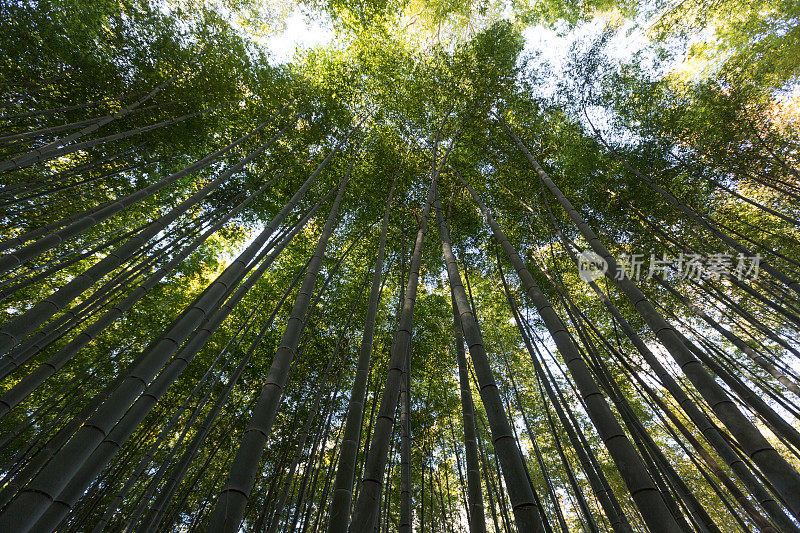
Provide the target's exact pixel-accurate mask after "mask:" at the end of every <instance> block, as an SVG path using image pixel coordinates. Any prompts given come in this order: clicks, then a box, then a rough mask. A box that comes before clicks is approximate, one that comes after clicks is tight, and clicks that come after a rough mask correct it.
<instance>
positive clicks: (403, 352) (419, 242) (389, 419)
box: [350, 138, 455, 533]
mask: <svg viewBox="0 0 800 533" xmlns="http://www.w3.org/2000/svg"><path fill="white" fill-rule="evenodd" d="M437 143H438V140H437ZM454 143H455V138H454V139H453V142H451V144H450V146H449V148H448V150H447V153H446V154H445V155H444V157H443V159H442V162H441V164H439V165H438V167H437V166H435V165H436V162H435V160H434V167H433V169H432V172H431V174H432V176H431V185H430V186H429V188H428V194H427V197H426V200H425V207H424V208H423V210H422V216H421V217H420V225H419V230H418V231H417V238H416V241H415V244H414V253H413V255H412V257H411V266H410V268H409V275H408V285H407V286H406V291H405V301H404V302H403V309H402V312H401V315H400V322H399V324H398V327H397V331H396V333H395V336H394V340H393V341H392V348H391V352H390V353H391V356H390V359H389V366H388V370H387V373H386V384H385V386H384V390H383V395H382V396H381V403H380V408H379V410H378V419H377V420H376V422H375V429H374V431H373V434H372V438H371V439H370V440H371V443H370V451H369V454H367V457H366V461H365V466H364V478H363V480H362V481H361V490H360V492H359V494H358V500H357V501H356V508H355V512H354V515H353V522H352V524H351V526H350V531H351V532H353V533H354V532H356V531H372V529H374V527H375V524H376V523H377V520H378V510H379V509H378V508H379V504H380V495H381V485H382V479H383V475H384V471H385V469H386V460H387V455H388V453H389V444H390V440H391V434H392V429H393V427H394V420H395V412H396V411H397V400H398V396H399V394H400V382H401V380H402V377H403V373H404V372H403V369H404V367H405V360H406V358H407V357H408V352H409V350H410V348H411V331H412V328H413V320H414V318H413V316H414V302H415V301H416V297H417V286H418V284H419V273H420V267H421V265H422V247H423V244H424V240H425V230H426V228H427V225H428V215H429V214H430V210H431V204H432V202H433V197H434V195H435V194H436V183H437V181H438V179H439V174H440V172H441V169H442V167H443V166H444V162H445V161H446V160H447V156H448V155H449V153H450V151H451V150H452V148H453V145H454Z"/></svg>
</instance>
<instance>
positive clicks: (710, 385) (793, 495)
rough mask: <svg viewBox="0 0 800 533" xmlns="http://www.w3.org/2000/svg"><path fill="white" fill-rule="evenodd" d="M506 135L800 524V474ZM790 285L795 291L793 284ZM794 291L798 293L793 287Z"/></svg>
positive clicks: (560, 195) (538, 168) (517, 139)
mask: <svg viewBox="0 0 800 533" xmlns="http://www.w3.org/2000/svg"><path fill="white" fill-rule="evenodd" d="M506 130H507V131H508V132H509V133H510V134H511V135H512V136H513V138H514V139H515V141H516V142H517V145H518V146H519V147H520V149H521V150H522V151H523V152H524V153H525V155H526V157H527V158H528V160H529V161H530V162H531V165H532V166H533V167H534V169H535V170H536V172H537V173H538V174H539V177H540V178H541V179H542V181H543V182H544V183H545V185H546V186H547V188H548V189H549V190H550V191H551V192H552V193H553V195H554V196H555V197H556V198H557V199H558V201H559V203H560V204H561V205H562V206H563V208H564V210H565V211H566V212H567V214H568V215H569V217H570V219H571V220H572V221H573V222H574V224H575V225H576V226H577V228H578V229H579V230H580V232H581V234H582V235H583V236H584V238H586V240H587V241H588V242H589V244H590V246H591V247H592V249H593V250H594V251H595V252H596V253H597V254H598V255H600V256H601V257H602V258H603V259H604V260H605V261H606V264H607V265H608V271H607V272H606V275H607V277H608V278H609V279H611V280H612V281H613V282H614V284H615V285H617V287H619V288H620V290H622V292H624V293H625V295H626V296H627V297H628V299H629V300H630V301H631V303H632V304H633V305H634V308H635V309H636V310H637V312H639V313H640V314H641V316H642V318H644V319H645V321H646V322H647V323H648V325H649V326H650V327H651V329H652V330H653V331H654V332H655V334H656V337H657V338H658V339H659V341H661V343H662V344H663V345H664V347H665V348H666V349H667V351H668V352H669V353H670V354H671V355H672V357H673V358H674V359H675V362H676V363H678V365H679V366H680V367H681V369H682V370H683V372H684V374H685V375H686V377H688V378H689V380H690V381H691V382H692V384H693V385H694V386H695V387H697V389H698V391H700V393H701V394H702V396H703V397H704V398H705V399H706V401H707V402H708V403H709V405H711V406H712V408H713V409H714V412H715V414H716V415H717V416H718V417H719V418H720V420H721V421H722V422H723V424H725V426H726V427H727V428H728V429H729V430H730V431H731V433H732V434H733V436H734V437H735V438H736V439H737V440H738V441H739V443H740V444H741V445H742V446H743V448H744V450H745V452H746V453H747V455H748V456H749V457H750V458H751V459H752V460H753V461H754V462H755V463H756V464H757V465H758V466H759V468H761V469H762V471H763V472H764V473H765V475H766V476H767V478H768V479H769V480H770V482H771V483H772V484H773V485H774V486H775V487H776V488H777V490H778V491H780V493H781V494H782V495H783V497H784V498H785V499H786V501H787V504H788V508H789V510H790V511H791V512H792V514H793V515H794V516H795V517H796V518H800V474H798V472H797V471H796V470H795V469H794V468H792V466H791V465H790V464H789V463H788V462H787V461H786V459H784V458H783V457H782V456H781V455H780V454H779V453H778V452H777V451H776V450H775V448H773V447H772V446H771V445H770V444H769V442H768V441H767V440H766V439H765V438H764V436H763V435H762V434H761V433H760V432H759V431H758V429H756V427H755V426H754V425H753V424H752V423H751V422H750V421H749V420H748V419H747V417H745V416H744V415H743V414H742V413H741V411H739V409H738V408H737V407H736V405H735V404H734V403H733V402H732V401H731V400H730V398H729V397H728V395H727V394H726V393H725V391H724V390H723V389H722V388H721V387H720V386H719V385H717V383H716V382H715V381H714V379H713V378H712V377H711V376H710V375H709V374H708V373H707V372H706V371H705V369H704V368H703V367H702V365H701V364H700V362H699V361H698V360H697V359H696V358H695V357H694V356H693V354H692V353H691V351H690V350H689V349H688V348H687V347H686V346H685V345H684V344H683V342H681V339H680V337H679V335H678V334H677V332H676V331H675V330H674V329H673V328H672V326H670V325H669V323H668V322H667V321H666V320H665V319H664V317H663V316H661V314H660V313H658V311H656V309H655V308H654V307H653V305H652V304H651V303H650V302H649V300H648V299H647V298H646V297H645V296H644V294H642V292H641V290H639V288H638V287H637V286H636V284H635V283H634V282H633V281H632V280H631V279H629V278H628V277H627V276H625V275H624V273H622V272H621V270H620V268H619V265H618V264H617V262H616V260H615V259H614V257H613V256H612V255H611V253H610V252H609V251H608V249H606V247H605V246H604V245H603V244H602V243H601V242H600V240H599V239H598V238H597V236H596V235H595V234H594V232H593V231H592V230H591V229H590V228H589V226H588V224H587V223H586V221H585V220H584V219H583V217H581V215H580V214H579V213H578V212H577V211H576V210H575V208H574V207H573V206H572V204H571V203H570V202H569V201H568V200H567V199H566V197H564V195H563V194H562V193H561V191H560V190H559V189H558V187H556V185H555V184H554V183H553V182H552V180H551V179H550V177H549V176H548V175H547V173H545V172H544V170H542V168H541V167H540V166H539V164H538V163H536V161H535V160H534V159H533V157H532V156H531V155H530V152H528V150H527V148H525V146H524V145H523V144H522V141H520V140H519V138H518V137H516V136H515V135H514V133H513V132H511V130H510V129H509V128H508V126H507V125H506ZM617 278H619V279H617ZM792 283H793V284H794V285H795V286H797V288H796V289H795V290H798V291H800V285H798V284H797V282H792ZM789 285H790V286H792V284H789ZM792 288H795V287H794V286H792Z"/></svg>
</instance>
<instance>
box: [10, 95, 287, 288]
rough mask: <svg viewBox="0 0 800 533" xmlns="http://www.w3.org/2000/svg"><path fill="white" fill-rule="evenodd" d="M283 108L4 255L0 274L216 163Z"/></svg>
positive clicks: (276, 137)
mask: <svg viewBox="0 0 800 533" xmlns="http://www.w3.org/2000/svg"><path fill="white" fill-rule="evenodd" d="M285 109H286V106H284V107H283V108H282V109H280V110H278V111H276V112H275V113H274V114H273V115H272V117H270V119H269V120H267V121H266V122H264V123H263V124H261V125H260V126H258V127H257V128H256V129H254V130H253V131H251V132H250V133H248V134H247V135H245V136H243V137H241V138H239V139H238V140H236V141H234V142H233V143H231V144H229V145H228V146H226V147H224V148H221V149H220V150H217V151H216V152H214V153H213V154H210V155H208V156H206V157H204V158H203V159H200V160H199V161H197V162H196V163H194V164H192V165H189V166H188V167H186V168H185V169H183V170H181V171H179V172H176V173H174V174H172V175H170V176H168V177H166V178H164V179H162V180H159V181H157V182H155V183H153V184H151V185H148V186H147V187H145V188H143V189H140V190H138V191H136V192H135V193H132V194H129V195H128V196H126V197H124V198H121V199H119V200H116V201H115V202H114V203H112V204H110V205H108V206H107V207H105V208H103V209H101V210H99V211H95V212H93V213H92V214H90V215H87V216H85V217H83V218H80V219H78V220H76V221H75V222H73V223H71V224H69V225H68V226H66V227H64V228H62V229H60V230H58V231H56V232H55V233H51V234H50V235H48V236H46V237H42V238H41V239H39V240H37V241H35V242H33V243H31V244H28V245H26V246H25V247H24V248H22V249H20V250H18V251H16V252H14V253H13V254H7V255H4V256H2V257H0V272H6V271H8V270H10V269H11V268H14V267H17V266H19V265H21V264H23V263H25V262H26V261H29V260H31V259H33V258H34V257H36V256H37V255H39V254H41V253H42V252H45V251H47V250H50V249H52V248H53V247H55V246H57V245H59V244H61V243H62V242H64V241H66V240H68V239H71V238H74V237H75V236H77V235H79V234H80V233H82V232H84V231H86V230H88V229H90V228H92V227H94V226H96V225H97V224H99V223H100V222H102V221H104V220H107V219H108V218H110V217H111V216H113V215H115V214H117V213H119V212H120V211H122V210H123V209H125V208H126V207H128V206H131V205H133V204H134V203H136V202H139V201H141V200H144V199H145V198H147V197H149V196H151V195H153V194H155V193H156V192H158V191H159V190H161V189H163V188H164V187H167V186H169V185H172V184H173V183H176V182H177V181H178V180H180V179H181V178H183V177H184V176H187V175H189V174H191V173H193V172H195V171H197V170H200V169H203V168H205V167H207V166H208V165H209V164H211V163H212V162H213V161H215V160H217V159H218V158H219V157H220V156H221V155H222V154H224V153H225V152H227V151H230V150H231V149H233V148H235V147H236V146H238V145H239V144H241V143H243V142H244V141H245V140H247V139H249V138H250V137H252V136H253V135H255V134H257V133H258V132H259V131H261V130H263V129H264V128H265V127H267V126H268V125H269V124H270V123H271V122H272V120H273V119H274V118H275V117H277V115H278V114H280V113H282V112H283V111H284V110H285ZM289 126H290V125H287V126H285V127H284V128H283V129H282V130H280V132H279V133H278V134H277V135H275V136H274V137H273V138H272V139H270V141H268V142H267V144H266V145H264V146H263V149H266V148H267V147H268V146H269V145H270V144H271V143H272V142H274V141H275V140H277V139H278V138H279V137H280V136H282V135H283V134H284V133H285V132H286V130H287V129H288V128H289Z"/></svg>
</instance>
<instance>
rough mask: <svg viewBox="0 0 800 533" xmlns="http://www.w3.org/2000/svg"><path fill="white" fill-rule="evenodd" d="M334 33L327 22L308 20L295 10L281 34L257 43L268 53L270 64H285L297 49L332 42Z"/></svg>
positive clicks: (316, 19)
mask: <svg viewBox="0 0 800 533" xmlns="http://www.w3.org/2000/svg"><path fill="white" fill-rule="evenodd" d="M334 36H335V32H334V30H333V26H332V25H331V23H330V22H329V21H326V20H320V18H319V17H315V19H314V20H308V18H307V17H306V16H305V15H304V14H303V13H302V12H301V11H300V9H298V8H295V10H294V11H292V13H291V15H289V17H288V19H286V28H285V29H284V31H283V33H281V34H279V35H275V36H272V37H267V38H264V39H260V40H259V41H260V42H261V43H262V44H263V45H264V46H265V47H266V48H267V49H268V50H269V51H270V62H271V63H272V64H279V63H287V62H289V61H291V60H292V58H293V57H294V54H295V51H296V50H297V48H301V49H302V48H312V47H314V46H318V45H325V44H328V43H329V42H331V41H332V40H333V38H334Z"/></svg>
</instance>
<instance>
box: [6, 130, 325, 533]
mask: <svg viewBox="0 0 800 533" xmlns="http://www.w3.org/2000/svg"><path fill="white" fill-rule="evenodd" d="M339 146H340V145H337V147H336V148H335V149H334V150H333V151H332V152H331V153H330V154H329V155H328V157H326V158H325V160H324V161H323V163H322V164H320V166H319V167H318V168H317V170H315V171H314V172H313V173H312V174H311V176H309V178H308V179H307V180H306V182H305V183H304V184H303V185H302V186H301V187H300V189H299V190H298V191H297V192H296V193H295V195H294V196H293V197H292V199H291V200H290V201H289V203H288V204H287V205H286V206H284V208H283V209H282V210H281V211H280V212H279V213H278V215H276V216H275V218H273V220H272V222H271V223H270V224H269V225H268V226H267V228H265V229H264V231H263V232H262V234H261V236H260V237H259V238H257V239H256V240H255V241H253V243H252V244H251V245H250V246H249V247H248V248H247V250H245V251H244V252H242V254H241V255H240V256H239V258H238V259H237V260H236V261H234V262H233V263H232V264H231V265H230V266H229V267H228V268H227V269H226V270H225V271H224V272H223V273H222V274H220V276H219V277H218V278H217V280H216V281H215V282H214V283H212V284H211V285H210V286H209V287H208V288H207V289H206V291H204V292H203V294H202V295H200V296H199V297H198V299H197V300H196V302H195V303H194V304H193V305H192V306H191V307H190V308H189V309H188V310H187V312H186V313H185V314H184V315H182V316H181V317H180V318H179V319H178V320H177V321H176V322H175V323H174V324H173V326H172V327H171V328H170V329H169V330H168V331H167V333H166V334H165V335H164V336H162V338H161V339H160V340H159V341H157V342H155V343H154V344H153V345H152V346H151V347H150V348H149V349H148V350H146V351H145V353H143V354H142V355H141V356H139V358H138V359H137V363H135V364H134V365H132V367H131V371H130V373H129V374H127V376H128V379H125V380H124V381H123V383H122V384H121V386H120V387H118V388H117V390H115V391H114V393H113V394H112V395H111V396H110V397H109V398H108V400H106V402H105V403H104V405H103V407H102V408H101V409H100V410H98V412H97V413H95V415H93V417H92V420H93V423H92V425H87V424H84V425H83V427H82V428H81V431H80V432H79V433H78V434H77V435H76V436H75V437H74V438H73V439H71V440H70V443H69V444H68V445H67V446H65V447H64V448H62V449H61V450H60V451H59V452H58V454H57V458H58V459H59V460H55V461H51V463H50V464H49V465H48V466H47V467H46V468H45V469H44V470H42V472H40V473H39V474H38V475H37V477H36V478H35V479H34V480H33V481H32V482H31V483H30V484H29V486H28V488H27V489H25V490H23V492H22V493H21V494H20V495H19V496H18V497H17V498H16V499H15V500H14V501H13V502H12V503H11V504H10V505H9V506H8V507H7V508H6V509H5V510H4V511H3V513H2V514H0V529H3V524H5V523H8V525H9V527H13V528H14V529H16V530H18V531H19V530H23V529H25V530H27V528H29V527H30V526H32V525H33V522H34V521H35V520H37V519H38V518H39V516H41V514H42V513H43V512H44V511H45V509H46V508H47V507H48V506H49V505H50V503H51V502H52V501H53V499H54V498H55V496H56V495H57V494H56V493H58V492H60V491H61V489H63V488H64V486H65V485H66V483H67V482H68V481H69V480H70V478H71V477H72V475H73V474H74V473H75V472H77V470H78V469H79V468H80V466H81V465H82V464H83V462H84V461H85V460H86V459H87V458H88V457H89V455H90V454H91V452H92V451H93V450H94V448H95V447H96V446H97V444H99V443H100V442H102V440H103V438H105V436H106V435H107V434H108V431H110V430H111V428H112V427H113V425H114V423H116V422H117V421H118V420H119V418H120V417H121V416H122V414H123V413H124V412H125V408H126V407H127V406H129V405H130V404H131V403H132V401H133V400H134V399H135V398H136V396H138V394H139V393H140V392H141V391H142V390H143V389H144V384H145V383H148V382H149V381H150V379H152V377H153V376H154V375H155V373H156V372H157V371H158V369H159V368H161V366H163V364H164V363H166V361H167V360H168V359H169V357H170V356H171V355H172V354H174V353H175V351H177V349H178V346H179V343H180V342H182V341H183V340H184V339H185V338H186V337H187V336H188V335H189V334H190V333H191V332H192V331H193V330H194V328H196V327H197V326H198V325H199V324H200V323H201V321H202V320H203V318H204V317H205V315H206V313H207V312H208V311H209V310H210V309H211V308H213V306H214V304H215V303H216V302H217V301H218V300H219V298H221V297H222V295H223V294H224V293H225V291H227V288H226V287H227V285H228V284H230V283H231V282H232V281H234V280H235V279H236V278H237V277H238V276H239V274H241V273H242V272H243V271H244V269H245V268H246V264H247V263H248V262H249V260H250V259H251V258H252V257H253V256H254V255H255V254H256V252H257V251H258V250H259V249H260V248H261V246H262V245H263V243H264V242H265V241H266V240H267V238H268V237H269V236H270V235H272V233H274V231H275V230H276V229H277V227H278V225H279V224H280V223H281V222H282V221H283V219H284V218H285V217H286V215H288V213H289V211H290V210H291V209H293V208H294V206H295V205H296V204H297V202H299V200H300V198H302V196H304V195H305V192H306V191H307V190H308V188H309V187H310V186H311V184H312V183H313V182H314V181H315V179H316V177H317V176H318V175H319V173H320V172H322V169H323V168H324V166H325V165H327V162H328V161H330V159H331V158H332V157H333V155H334V153H335V152H336V151H337V150H338V148H339ZM73 281H74V280H73ZM71 283H73V282H70V284H71ZM68 286H69V284H68ZM34 309H35V308H34ZM48 494H49V495H50V496H49V497H48V496H47V495H48ZM6 521H7V522H6Z"/></svg>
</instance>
